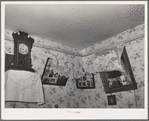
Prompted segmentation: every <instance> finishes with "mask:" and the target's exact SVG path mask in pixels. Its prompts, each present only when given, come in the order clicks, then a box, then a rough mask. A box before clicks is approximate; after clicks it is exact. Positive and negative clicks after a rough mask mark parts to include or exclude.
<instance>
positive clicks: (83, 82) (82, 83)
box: [76, 74, 95, 89]
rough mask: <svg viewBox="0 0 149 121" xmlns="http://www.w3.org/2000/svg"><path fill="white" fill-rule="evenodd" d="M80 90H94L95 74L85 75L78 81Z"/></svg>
mask: <svg viewBox="0 0 149 121" xmlns="http://www.w3.org/2000/svg"><path fill="white" fill-rule="evenodd" d="M76 85H77V88H78V89H94V88H95V82H94V74H85V75H84V76H83V77H80V78H78V79H76Z"/></svg>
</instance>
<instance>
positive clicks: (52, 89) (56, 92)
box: [5, 24, 144, 108]
mask: <svg viewBox="0 0 149 121" xmlns="http://www.w3.org/2000/svg"><path fill="white" fill-rule="evenodd" d="M143 33H144V25H143V24H142V25H139V26H137V27H135V28H132V29H129V30H127V31H125V32H122V33H120V34H118V35H117V36H115V37H112V38H109V39H107V40H105V41H103V42H101V43H97V44H95V45H94V46H91V47H88V48H86V49H84V50H81V53H82V54H83V55H86V54H89V53H90V52H93V51H95V50H98V49H99V48H100V47H102V46H106V45H109V44H113V45H114V44H115V43H116V42H118V41H123V40H125V39H127V38H131V37H133V36H136V35H139V34H143ZM6 34H7V33H6ZM7 38H8V37H7ZM9 39H11V37H10V38H8V40H9ZM36 41H37V40H36ZM38 41H41V42H43V43H44V41H42V40H40V39H39V38H38ZM61 46H62V45H61ZM6 47H7V48H9V45H8V44H7V43H6ZM7 48H6V50H7V51H6V53H8V52H9V51H8V49H7ZM126 50H127V53H128V56H129V60H130V63H131V66H132V70H133V73H134V76H135V79H136V82H137V86H138V89H137V90H135V91H134V90H131V91H123V92H117V93H113V94H114V95H116V100H117V105H114V106H109V105H108V101H107V96H108V95H109V94H105V92H104V89H103V84H102V81H101V78H100V74H99V73H96V74H95V76H94V77H95V89H77V88H76V80H75V78H77V77H78V76H80V75H82V74H83V72H82V69H83V68H84V69H85V70H86V71H88V72H93V71H94V72H96V71H95V69H93V67H94V66H93V62H94V61H95V59H96V58H97V56H96V55H95V54H90V55H88V56H86V57H80V56H74V55H70V54H66V53H62V52H57V51H54V50H50V49H46V48H40V47H35V46H34V47H33V48H32V52H31V58H32V68H33V69H35V70H36V71H37V72H38V73H39V74H40V75H42V73H43V69H44V66H45V63H46V60H47V58H48V57H50V58H52V59H53V62H58V63H59V64H61V65H64V66H65V64H66V63H67V65H68V66H67V68H68V69H69V70H70V73H69V79H68V81H67V83H66V86H54V85H43V90H44V98H45V104H43V105H37V104H36V103H22V102H17V103H16V102H6V105H5V106H6V107H11V108H56V105H57V106H58V108H144V36H141V37H139V38H137V39H136V40H134V41H132V42H129V43H127V44H126ZM10 53H12V52H11V51H10ZM105 56H106V55H105Z"/></svg>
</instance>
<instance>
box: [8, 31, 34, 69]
mask: <svg viewBox="0 0 149 121" xmlns="http://www.w3.org/2000/svg"><path fill="white" fill-rule="evenodd" d="M12 36H13V39H14V57H13V65H11V66H10V68H11V69H15V70H26V71H31V72H35V70H34V69H32V68H31V66H32V65H31V49H32V45H33V43H34V39H33V38H31V37H28V33H25V32H22V31H19V33H13V34H12ZM19 44H24V45H25V46H27V47H28V52H27V53H25V54H22V53H20V52H19Z"/></svg>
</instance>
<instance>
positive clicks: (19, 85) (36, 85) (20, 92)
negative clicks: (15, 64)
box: [5, 70, 44, 105]
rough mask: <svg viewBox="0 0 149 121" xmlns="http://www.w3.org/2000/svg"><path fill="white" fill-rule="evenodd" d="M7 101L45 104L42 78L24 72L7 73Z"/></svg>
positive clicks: (12, 71)
mask: <svg viewBox="0 0 149 121" xmlns="http://www.w3.org/2000/svg"><path fill="white" fill-rule="evenodd" d="M5 101H21V102H37V103H38V104H39V105H40V104H43V103H44V96H43V87H42V83H41V77H40V75H39V74H38V73H33V72H30V71H24V70H8V71H6V72H5Z"/></svg>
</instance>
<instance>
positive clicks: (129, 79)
mask: <svg viewBox="0 0 149 121" xmlns="http://www.w3.org/2000/svg"><path fill="white" fill-rule="evenodd" d="M121 65H122V67H123V70H124V71H119V70H113V71H105V72H100V76H101V80H102V83H103V86H104V90H105V93H114V92H120V91H128V90H135V89H137V83H136V81H135V78H134V75H133V72H132V69H131V65H130V62H129V58H128V55H127V52H126V48H125V47H124V49H123V53H122V55H121Z"/></svg>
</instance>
